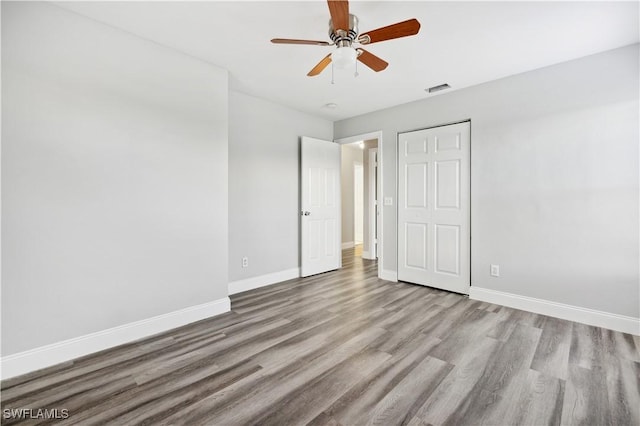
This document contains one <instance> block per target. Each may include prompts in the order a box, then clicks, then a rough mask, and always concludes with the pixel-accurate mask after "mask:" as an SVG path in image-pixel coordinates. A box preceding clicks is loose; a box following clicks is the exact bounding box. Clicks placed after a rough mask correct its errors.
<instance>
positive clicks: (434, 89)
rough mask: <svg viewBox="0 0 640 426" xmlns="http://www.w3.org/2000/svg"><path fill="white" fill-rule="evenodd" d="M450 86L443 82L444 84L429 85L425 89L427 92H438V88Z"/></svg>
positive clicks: (442, 88)
mask: <svg viewBox="0 0 640 426" xmlns="http://www.w3.org/2000/svg"><path fill="white" fill-rule="evenodd" d="M450 87H451V86H449V85H448V84H447V83H445V84H441V85H439V86H433V87H429V88H428V89H427V92H429V93H433V92H439V91H440V90H444V89H448V88H450Z"/></svg>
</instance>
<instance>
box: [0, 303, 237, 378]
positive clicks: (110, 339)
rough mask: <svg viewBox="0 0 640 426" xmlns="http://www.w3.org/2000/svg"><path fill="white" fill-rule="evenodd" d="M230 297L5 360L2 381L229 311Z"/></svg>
mask: <svg viewBox="0 0 640 426" xmlns="http://www.w3.org/2000/svg"><path fill="white" fill-rule="evenodd" d="M230 310H231V301H230V300H229V298H228V297H224V298H222V299H218V300H214V301H213V302H209V303H204V304H202V305H196V306H190V307H188V308H184V309H180V310H177V311H173V312H169V313H166V314H162V315H158V316H155V317H151V318H147V319H143V320H140V321H135V322H131V323H128V324H123V325H120V326H117V327H113V328H109V329H106V330H102V331H98V332H95V333H91V334H86V335H84V336H80V337H74V338H73V339H69V340H63V341H61V342H57V343H53V344H50V345H46V346H41V347H39V348H35V349H30V350H28V351H24V352H19V353H17V354H13V355H8V356H5V357H2V379H3V380H4V379H8V378H10V377H15V376H19V375H22V374H26V373H29V372H31V371H36V370H40V369H42V368H46V367H50V366H53V365H56V364H60V363H62V362H65V361H70V360H72V359H75V358H78V357H81V356H85V355H89V354H92V353H94V352H99V351H102V350H105V349H109V348H113V347H115V346H118V345H122V344H125V343H129V342H132V341H135V340H139V339H143V338H145V337H149V336H152V335H154V334H158V333H162V332H164V331H167V330H171V329H174V328H176V327H181V326H183V325H186V324H189V323H192V322H195V321H200V320H203V319H205V318H210V317H213V316H216V315H220V314H223V313H225V312H229V311H230Z"/></svg>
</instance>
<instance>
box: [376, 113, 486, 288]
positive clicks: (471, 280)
mask: <svg viewBox="0 0 640 426" xmlns="http://www.w3.org/2000/svg"><path fill="white" fill-rule="evenodd" d="M462 123H469V289H471V287H472V284H471V283H472V282H473V268H472V267H471V266H472V264H473V259H472V253H473V246H472V245H471V244H472V243H473V238H472V235H473V234H472V233H473V220H472V219H473V205H472V202H471V200H472V197H471V194H472V191H473V179H472V176H471V166H472V164H473V163H472V161H473V155H472V151H473V150H472V147H473V126H472V123H471V118H467V119H464V120H457V121H451V122H447V123H442V124H434V125H432V126H427V127H419V128H416V129H409V130H402V131H400V130H399V131H398V132H397V133H396V176H395V179H396V199H397V198H398V197H397V196H398V193H399V190H400V176H399V173H400V167H399V166H400V134H401V133H409V132H418V131H420V130H429V129H435V128H438V127H446V126H452V125H454V124H462ZM378 157H380V156H378ZM399 208H400V207H399V206H398V203H396V224H395V225H396V265H399V264H400V245H399V244H398V239H399V234H398V230H399V229H400V227H399V222H400V218H399V215H398V209H399ZM397 277H398V271H397V269H396V281H398V279H397ZM467 296H468V295H467Z"/></svg>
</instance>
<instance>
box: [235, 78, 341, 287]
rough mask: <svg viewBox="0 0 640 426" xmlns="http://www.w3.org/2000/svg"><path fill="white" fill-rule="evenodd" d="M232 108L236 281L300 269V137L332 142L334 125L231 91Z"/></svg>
mask: <svg viewBox="0 0 640 426" xmlns="http://www.w3.org/2000/svg"><path fill="white" fill-rule="evenodd" d="M229 104H230V110H229V277H230V281H232V282H233V281H238V280H245V279H248V278H252V277H259V276H262V275H265V274H273V273H278V272H281V271H287V270H291V269H294V268H298V267H299V265H300V260H299V254H298V253H299V244H300V243H299V226H300V197H299V194H300V187H299V174H300V137H301V136H311V137H315V138H318V139H325V140H332V139H333V123H331V122H330V121H327V120H324V119H320V118H316V117H312V116H310V115H307V114H304V113H301V112H298V111H294V110H292V109H289V108H286V107H284V106H281V105H277V104H274V103H272V102H268V101H265V100H262V99H258V98H255V97H252V96H249V95H245V94H242V93H237V92H233V91H232V92H231V93H230V98H229ZM244 256H246V257H248V258H249V267H248V268H242V257H244Z"/></svg>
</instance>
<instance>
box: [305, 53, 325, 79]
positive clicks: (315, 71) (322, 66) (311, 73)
mask: <svg viewBox="0 0 640 426" xmlns="http://www.w3.org/2000/svg"><path fill="white" fill-rule="evenodd" d="M330 63H331V53H329V54H328V55H327V56H325V57H324V58H323V59H322V60H321V61H320V62H318V65H316V66H315V67H313V68H312V69H311V71H309V74H307V75H308V76H309V77H313V76H316V75H318V74H320V73H321V72H322V70H324V69H325V68H326V67H327V65H329V64H330Z"/></svg>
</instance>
